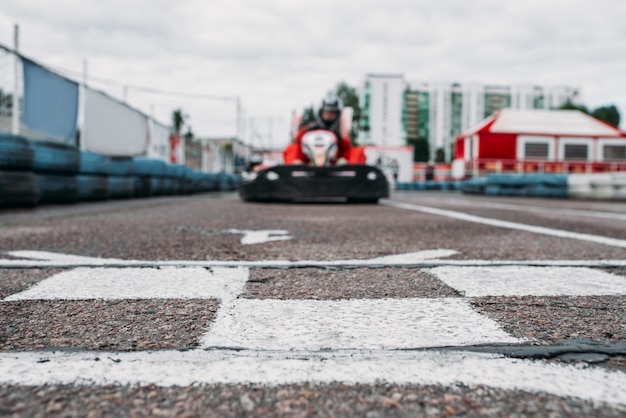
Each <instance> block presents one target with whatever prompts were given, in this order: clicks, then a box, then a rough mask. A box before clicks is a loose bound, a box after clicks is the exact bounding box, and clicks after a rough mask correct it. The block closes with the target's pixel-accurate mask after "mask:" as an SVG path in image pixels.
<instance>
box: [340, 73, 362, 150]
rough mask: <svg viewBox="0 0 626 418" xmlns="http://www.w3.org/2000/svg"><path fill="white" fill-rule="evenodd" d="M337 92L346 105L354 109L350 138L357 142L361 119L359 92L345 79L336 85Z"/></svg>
mask: <svg viewBox="0 0 626 418" xmlns="http://www.w3.org/2000/svg"><path fill="white" fill-rule="evenodd" d="M335 93H336V94H337V96H339V98H340V99H341V100H342V101H343V105H344V106H346V107H351V108H352V110H353V111H354V113H353V114H352V126H351V127H350V139H352V142H355V141H356V138H357V136H358V135H359V121H360V120H361V106H360V104H359V94H358V93H357V91H356V88H354V87H352V86H350V85H348V84H347V83H345V82H343V81H342V82H341V83H339V84H337V86H336V87H335Z"/></svg>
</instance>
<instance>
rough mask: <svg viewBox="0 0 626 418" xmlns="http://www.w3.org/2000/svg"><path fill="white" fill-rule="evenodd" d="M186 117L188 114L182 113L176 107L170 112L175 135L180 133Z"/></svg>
mask: <svg viewBox="0 0 626 418" xmlns="http://www.w3.org/2000/svg"><path fill="white" fill-rule="evenodd" d="M188 118H189V115H187V114H185V113H183V111H182V109H176V110H174V111H173V112H172V128H173V129H174V133H176V135H180V133H181V131H182V130H183V126H184V125H185V122H186V121H187V119H188Z"/></svg>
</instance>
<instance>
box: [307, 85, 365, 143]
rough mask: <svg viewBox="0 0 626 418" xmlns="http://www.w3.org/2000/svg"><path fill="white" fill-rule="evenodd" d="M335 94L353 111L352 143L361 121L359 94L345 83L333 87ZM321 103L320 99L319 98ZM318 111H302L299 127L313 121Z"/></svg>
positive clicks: (311, 107)
mask: <svg viewBox="0 0 626 418" xmlns="http://www.w3.org/2000/svg"><path fill="white" fill-rule="evenodd" d="M331 91H333V92H334V93H335V94H337V96H338V97H339V98H340V99H341V100H342V101H343V105H344V107H351V108H352V110H353V112H354V113H353V115H352V127H351V129H350V139H352V142H353V143H354V142H355V141H356V138H357V136H358V133H359V120H360V119H361V106H360V105H359V94H358V93H357V90H356V88H354V87H352V86H350V85H348V84H347V83H345V82H343V81H342V82H340V83H339V84H337V85H336V86H335V88H334V89H333V90H331ZM320 101H321V98H320ZM318 110H319V109H317V108H315V107H313V106H309V107H306V108H304V110H303V111H302V122H301V124H300V125H301V126H303V125H306V124H307V123H309V122H313V121H314V120H315V114H316V112H317V111H318Z"/></svg>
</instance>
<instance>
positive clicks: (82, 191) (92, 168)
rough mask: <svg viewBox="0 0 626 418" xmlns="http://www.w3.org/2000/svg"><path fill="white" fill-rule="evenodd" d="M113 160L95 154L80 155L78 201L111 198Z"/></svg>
mask: <svg viewBox="0 0 626 418" xmlns="http://www.w3.org/2000/svg"><path fill="white" fill-rule="evenodd" d="M110 172H111V158H110V157H107V156H105V155H100V154H96V153H94V152H89V151H83V152H81V153H80V166H79V169H78V174H77V175H76V180H77V182H78V200H80V201H90V200H104V199H108V198H109V196H110V192H109V173H110Z"/></svg>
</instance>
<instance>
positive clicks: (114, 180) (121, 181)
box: [108, 176, 135, 199]
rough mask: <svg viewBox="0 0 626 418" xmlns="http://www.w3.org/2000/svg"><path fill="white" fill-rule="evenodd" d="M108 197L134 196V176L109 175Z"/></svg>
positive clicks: (123, 197)
mask: <svg viewBox="0 0 626 418" xmlns="http://www.w3.org/2000/svg"><path fill="white" fill-rule="evenodd" d="M108 183H109V198H110V199H127V198H131V197H134V196H135V178H134V177H129V176H109V177H108Z"/></svg>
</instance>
